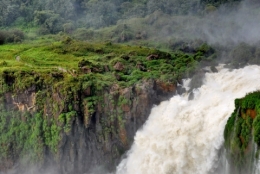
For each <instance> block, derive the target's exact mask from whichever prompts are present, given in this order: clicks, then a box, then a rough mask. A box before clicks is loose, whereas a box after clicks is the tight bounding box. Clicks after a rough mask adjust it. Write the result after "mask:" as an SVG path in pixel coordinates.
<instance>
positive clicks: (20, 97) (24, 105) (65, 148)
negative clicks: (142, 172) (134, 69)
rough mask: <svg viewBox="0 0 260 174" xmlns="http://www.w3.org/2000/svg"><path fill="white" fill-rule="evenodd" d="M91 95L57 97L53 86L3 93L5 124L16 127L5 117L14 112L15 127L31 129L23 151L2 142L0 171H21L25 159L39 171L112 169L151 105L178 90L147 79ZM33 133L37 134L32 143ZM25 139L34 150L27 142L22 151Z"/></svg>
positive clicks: (75, 93)
mask: <svg viewBox="0 0 260 174" xmlns="http://www.w3.org/2000/svg"><path fill="white" fill-rule="evenodd" d="M92 92H93V91H92V89H91V88H87V89H85V90H77V91H73V90H72V89H71V87H70V88H68V89H67V90H66V91H65V92H61V90H59V88H55V87H47V88H45V89H44V90H43V89H42V90H40V89H37V87H36V86H31V87H30V88H27V89H26V90H24V91H23V92H19V93H12V92H6V93H4V94H3V97H2V100H3V101H4V104H3V105H2V109H3V110H4V111H5V112H6V113H9V116H6V118H8V119H6V122H9V124H12V122H15V121H12V120H11V121H10V118H9V117H11V116H10V114H11V113H12V112H15V115H17V116H16V118H15V119H16V120H17V122H18V123H17V125H18V126H21V124H22V123H21V122H24V123H26V124H30V122H31V123H32V124H31V127H30V125H29V127H28V128H27V129H28V132H27V133H28V134H29V135H27V134H25V135H24V136H25V137H24V142H25V143H24V142H23V143H24V144H22V146H23V147H22V146H21V147H18V145H16V144H15V143H14V142H12V141H11V140H10V141H8V142H9V145H8V144H4V143H1V146H2V147H4V148H5V149H6V151H7V155H6V156H4V157H3V158H2V159H1V164H0V170H1V171H7V170H9V169H17V170H18V171H19V172H21V170H25V165H27V164H28V161H27V162H24V160H25V158H27V159H26V160H29V159H31V158H32V159H35V160H37V162H36V161H31V162H29V164H31V165H32V166H37V167H36V168H37V169H36V170H38V171H41V170H43V171H45V170H46V168H47V167H50V166H51V167H54V168H55V170H56V171H57V173H62V174H72V173H86V172H91V171H93V170H95V168H96V167H102V168H103V169H105V170H113V169H114V168H115V166H116V165H117V164H118V162H119V160H120V156H121V155H122V154H123V153H125V152H126V151H127V150H128V149H129V147H130V145H131V143H132V142H133V137H134V135H135V132H136V131H137V130H138V129H139V128H140V127H141V126H142V125H143V123H144V122H145V120H146V119H147V117H148V116H149V113H150V110H151V108H152V107H153V105H154V104H159V103H160V102H161V101H162V100H166V99H168V98H169V97H170V96H172V95H174V94H175V93H176V85H175V84H166V83H163V82H160V81H155V80H147V81H143V82H142V83H138V84H136V85H134V86H132V87H127V88H120V87H119V86H117V85H113V86H111V87H110V88H105V89H103V90H100V91H99V92H98V94H97V95H95V96H93V95H92ZM7 115H8V114H7ZM32 119H36V120H35V121H32ZM20 123H21V124H20ZM37 125H39V126H38V127H39V129H36V128H35V127H37ZM6 129H11V127H7V128H6ZM5 131H6V130H5ZM35 131H39V133H38V134H37V135H36V136H35V137H36V138H35V139H33V136H31V135H33V134H34V132H35ZM8 132H9V131H7V132H6V133H8ZM13 134H19V133H17V132H13ZM10 137H11V138H15V137H16V136H10ZM28 137H29V138H28ZM27 139H28V142H30V141H31V143H32V145H31V144H29V143H28V144H29V145H28V149H25V147H26V142H27ZM33 140H35V141H33ZM18 142H19V141H18ZM34 143H35V145H33V144H34ZM10 154H11V155H10ZM28 154H31V156H30V155H29V157H28ZM26 160H25V161H26ZM19 172H18V173H19Z"/></svg>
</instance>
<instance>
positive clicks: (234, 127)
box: [224, 91, 260, 174]
mask: <svg viewBox="0 0 260 174" xmlns="http://www.w3.org/2000/svg"><path fill="white" fill-rule="evenodd" d="M259 109H260V92H259V91H257V92H253V93H250V94H247V95H246V96H245V97H244V98H241V99H236V100H235V110H234V112H233V113H232V115H231V117H230V118H229V119H228V121H227V124H226V127H225V131H224V138H225V148H226V150H227V157H228V161H229V164H230V167H231V170H232V172H234V173H238V174H239V173H241V174H242V173H253V171H254V164H255V163H256V161H257V159H258V158H259V155H258V154H259V145H260V141H259V140H260V139H259V135H260V132H259V131H260V129H259V128H260V115H259V113H260V110H259Z"/></svg>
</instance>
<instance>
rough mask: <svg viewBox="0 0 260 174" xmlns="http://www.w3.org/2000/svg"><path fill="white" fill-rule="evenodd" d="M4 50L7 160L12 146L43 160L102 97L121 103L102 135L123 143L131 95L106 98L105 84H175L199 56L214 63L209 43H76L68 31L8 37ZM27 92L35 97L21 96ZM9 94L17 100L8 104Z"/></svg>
mask: <svg viewBox="0 0 260 174" xmlns="http://www.w3.org/2000/svg"><path fill="white" fill-rule="evenodd" d="M59 40H61V41H59ZM0 52H1V55H0V62H1V63H0V94H1V98H2V100H3V102H2V103H3V104H2V105H1V112H0V114H1V117H0V119H1V120H0V130H1V131H2V133H1V135H0V145H1V153H0V154H1V155H0V158H1V159H8V158H10V156H9V155H10V153H11V152H12V153H14V154H15V155H16V156H17V157H20V158H22V157H28V158H26V159H30V161H31V162H33V161H35V160H37V161H39V162H41V160H43V159H44V155H45V154H46V153H47V152H50V153H52V154H56V153H57V152H58V147H59V143H60V140H61V137H62V135H63V136H64V134H67V135H69V134H70V133H71V131H72V128H73V125H74V124H75V122H76V120H79V121H82V122H83V123H84V125H85V126H86V127H87V126H88V125H89V124H90V122H91V117H92V115H93V114H94V112H95V111H96V109H97V107H99V105H101V104H100V103H103V106H101V107H104V105H109V106H108V108H117V109H114V110H111V111H109V113H108V116H109V118H101V120H100V122H101V126H102V130H103V132H102V134H101V135H102V136H104V139H105V141H108V139H109V135H110V134H111V133H113V134H116V132H115V131H117V133H118V134H120V139H121V141H122V143H123V144H124V143H125V144H126V142H127V139H126V137H125V132H124V130H125V118H124V116H123V113H124V112H123V108H124V109H127V107H128V105H129V104H130V101H129V99H127V98H125V97H123V96H120V97H119V96H118V97H115V96H116V94H114V95H111V96H108V98H109V102H106V103H104V102H103V101H102V100H104V99H105V98H104V96H103V95H104V90H105V89H109V88H111V87H112V86H113V85H117V86H118V88H119V89H123V88H126V87H129V86H132V85H135V84H137V83H140V82H142V81H145V80H148V79H154V80H155V79H156V80H158V81H161V82H164V83H169V84H176V83H177V80H178V79H179V78H182V77H184V76H189V75H190V74H192V73H193V72H195V71H196V65H197V64H198V62H199V61H201V60H203V61H210V60H211V57H212V55H213V54H214V50H213V49H212V48H211V47H209V46H208V45H206V44H202V45H200V46H199V47H197V48H196V51H195V53H184V52H181V51H175V52H165V51H161V50H158V49H154V48H148V47H141V46H130V45H122V44H121V45H119V44H114V43H111V42H107V43H89V42H84V41H76V40H73V39H71V38H70V37H68V36H66V35H61V36H58V35H56V36H53V37H52V38H48V37H43V38H41V39H38V40H35V41H30V40H25V41H24V42H23V43H12V44H10V43H9V44H7V43H5V44H3V45H1V46H0ZM117 92H118V91H117ZM7 93H11V94H12V96H9V97H8V96H6V94H7ZM23 94H24V95H26V97H30V96H35V99H34V97H32V98H30V99H26V100H24V97H23ZM117 95H118V94H117ZM5 100H8V101H12V103H11V104H9V105H7V104H6V103H5V102H4V101H5ZM33 100H35V101H34V102H33ZM26 101H31V103H28V102H26ZM15 103H16V104H17V106H16V104H15ZM108 103H109V104H108ZM10 105H11V106H12V107H10ZM14 108H16V109H17V110H13V109H14ZM29 108H31V109H29ZM18 109H19V110H18ZM107 119H109V121H108V120H107ZM115 124H116V125H118V127H119V130H116V129H115V127H114V125H115ZM36 142H37V143H36ZM28 152H30V153H28ZM25 163H26V162H25Z"/></svg>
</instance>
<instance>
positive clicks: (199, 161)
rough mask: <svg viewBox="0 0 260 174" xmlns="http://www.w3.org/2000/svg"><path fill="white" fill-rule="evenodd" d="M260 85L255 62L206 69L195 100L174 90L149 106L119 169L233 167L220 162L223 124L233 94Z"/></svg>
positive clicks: (144, 173)
mask: <svg viewBox="0 0 260 174" xmlns="http://www.w3.org/2000/svg"><path fill="white" fill-rule="evenodd" d="M259 89H260V67H259V66H247V67H245V68H243V69H238V70H232V71H229V70H227V69H221V70H220V71H219V72H218V73H207V74H206V77H205V80H204V85H203V86H202V87H200V88H199V89H197V90H195V91H194V92H195V98H194V99H193V100H191V101H189V100H188V96H187V95H183V96H174V97H172V98H171V99H170V100H169V101H165V102H162V103H161V104H160V105H159V106H156V107H154V108H153V109H152V111H151V114H150V116H149V118H148V120H147V121H146V123H145V125H144V126H143V128H142V129H141V130H139V131H138V132H137V133H136V136H135V140H134V144H133V146H132V147H131V149H130V151H129V152H128V154H127V157H126V159H124V160H122V162H121V163H120V164H119V166H118V167H117V174H191V173H192V174H212V173H216V174H217V173H221V174H222V173H232V171H228V170H227V169H226V168H228V167H226V168H225V166H222V167H219V165H220V164H221V163H222V164H223V161H224V163H225V158H223V155H220V152H221V151H220V149H221V148H222V145H223V141H224V138H223V131H224V127H225V124H226V121H227V119H228V117H229V116H230V115H231V113H232V112H233V110H234V108H235V106H234V100H235V99H236V98H241V97H243V96H245V95H246V94H247V93H249V92H253V91H256V90H259ZM221 156H222V157H221ZM258 163H259V162H257V164H258ZM256 168H257V170H259V168H260V167H258V166H257V167H256ZM220 170H221V171H220Z"/></svg>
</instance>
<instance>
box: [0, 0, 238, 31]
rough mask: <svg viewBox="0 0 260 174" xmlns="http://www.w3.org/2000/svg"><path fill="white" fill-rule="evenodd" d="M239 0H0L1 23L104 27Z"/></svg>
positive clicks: (51, 28)
mask: <svg viewBox="0 0 260 174" xmlns="http://www.w3.org/2000/svg"><path fill="white" fill-rule="evenodd" d="M237 1H239V0H161V1H158V0H44V1H42V0H0V14H1V15H0V27H1V28H4V27H12V26H20V27H31V28H32V27H40V28H41V30H42V32H43V33H44V32H46V33H57V32H59V31H63V30H65V29H66V30H70V29H72V28H75V27H76V28H81V27H84V28H93V29H97V28H102V27H106V26H110V25H114V24H116V23H117V21H118V20H122V19H129V18H141V17H145V16H147V15H150V14H152V13H154V12H156V11H161V12H163V13H165V14H170V15H194V14H202V13H203V12H204V11H205V8H207V7H209V8H208V9H214V8H215V7H218V6H219V5H220V4H223V3H230V2H231V3H233V2H237Z"/></svg>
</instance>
